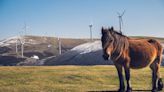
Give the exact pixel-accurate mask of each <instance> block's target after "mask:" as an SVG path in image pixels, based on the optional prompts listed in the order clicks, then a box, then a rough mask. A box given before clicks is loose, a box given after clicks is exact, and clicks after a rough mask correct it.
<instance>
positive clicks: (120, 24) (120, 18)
mask: <svg viewBox="0 0 164 92" xmlns="http://www.w3.org/2000/svg"><path fill="white" fill-rule="evenodd" d="M117 14H118V18H119V27H120V30H119V31H120V33H122V25H123V19H122V16H123V15H124V14H125V10H124V11H123V13H122V14H120V13H119V12H117Z"/></svg>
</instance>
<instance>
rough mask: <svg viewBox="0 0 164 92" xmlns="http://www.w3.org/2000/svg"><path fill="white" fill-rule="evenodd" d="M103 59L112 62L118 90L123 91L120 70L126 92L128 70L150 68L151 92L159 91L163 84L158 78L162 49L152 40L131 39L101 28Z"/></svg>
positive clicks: (128, 90) (130, 89) (128, 81)
mask: <svg viewBox="0 0 164 92" xmlns="http://www.w3.org/2000/svg"><path fill="white" fill-rule="evenodd" d="M101 31H102V37H101V41H102V47H103V58H104V59H105V60H108V59H109V58H110V59H111V60H112V61H113V63H114V65H115V67H116V69H117V72H118V76H119V82H120V88H119V90H118V92H124V91H125V85H124V78H123V74H122V70H123V68H124V70H125V77H126V81H127V88H126V92H131V91H132V88H131V84H130V68H133V69H139V68H144V67H147V66H150V68H151V70H152V92H157V91H161V90H162V88H163V82H162V79H161V76H160V72H159V69H160V64H161V61H162V51H163V48H162V46H161V44H160V43H159V42H158V41H156V40H154V39H133V38H129V37H127V36H125V35H123V34H122V33H119V32H117V31H115V30H114V28H113V27H111V28H106V29H104V28H102V30H101Z"/></svg>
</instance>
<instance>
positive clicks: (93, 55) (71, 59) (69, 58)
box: [45, 41, 164, 65]
mask: <svg viewBox="0 0 164 92" xmlns="http://www.w3.org/2000/svg"><path fill="white" fill-rule="evenodd" d="M108 64H113V62H112V61H105V60H104V59H103V58H102V47H101V41H94V42H89V43H85V44H82V45H79V46H76V47H74V48H73V49H71V50H70V51H68V52H67V53H65V54H62V55H60V56H58V57H55V58H52V59H51V60H49V61H47V62H45V65H108ZM162 65H164V62H162Z"/></svg>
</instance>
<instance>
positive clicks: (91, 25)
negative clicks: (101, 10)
mask: <svg viewBox="0 0 164 92" xmlns="http://www.w3.org/2000/svg"><path fill="white" fill-rule="evenodd" d="M92 27H93V24H92V23H91V24H89V28H90V41H93V38H92Z"/></svg>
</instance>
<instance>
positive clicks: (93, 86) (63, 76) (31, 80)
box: [0, 66, 164, 92]
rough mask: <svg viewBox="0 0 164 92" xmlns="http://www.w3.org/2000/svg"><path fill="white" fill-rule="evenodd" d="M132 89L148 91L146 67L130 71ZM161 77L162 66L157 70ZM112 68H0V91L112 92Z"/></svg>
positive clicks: (115, 79) (114, 80)
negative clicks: (159, 71) (159, 70)
mask: <svg viewBox="0 0 164 92" xmlns="http://www.w3.org/2000/svg"><path fill="white" fill-rule="evenodd" d="M131 74H132V77H131V80H132V87H133V89H134V90H150V89H151V71H150V69H149V68H145V69H140V70H132V71H131ZM161 74H162V78H164V67H162V68H161ZM117 89H118V77H117V72H116V69H115V67H114V66H38V67H15V66H13V67H0V92H84V91H111V92H112V91H114V90H115V91H116V90H117Z"/></svg>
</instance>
